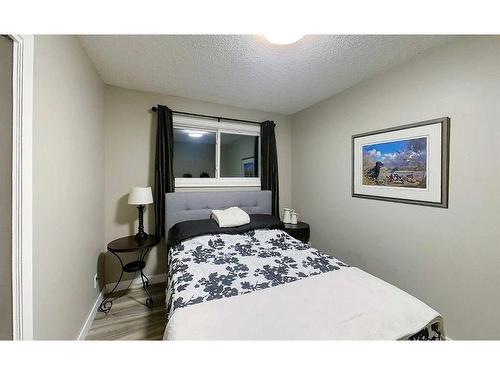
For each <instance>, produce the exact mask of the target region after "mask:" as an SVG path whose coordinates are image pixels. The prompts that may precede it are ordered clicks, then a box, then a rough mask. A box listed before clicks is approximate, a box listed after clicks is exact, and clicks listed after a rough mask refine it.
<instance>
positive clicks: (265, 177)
mask: <svg viewBox="0 0 500 375" xmlns="http://www.w3.org/2000/svg"><path fill="white" fill-rule="evenodd" d="M275 126H276V124H275V123H274V122H273V121H264V122H263V123H262V124H260V149H261V172H262V173H261V176H260V184H261V189H262V190H271V191H272V192H273V201H272V214H273V215H274V216H276V217H278V218H279V216H280V215H279V200H280V199H279V195H280V194H279V184H278V152H277V150H276V136H275V134H274V128H275Z"/></svg>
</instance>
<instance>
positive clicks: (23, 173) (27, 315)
mask: <svg viewBox="0 0 500 375" xmlns="http://www.w3.org/2000/svg"><path fill="white" fill-rule="evenodd" d="M9 37H10V38H12V40H13V41H14V45H13V52H14V59H13V112H12V114H13V116H12V119H13V122H12V312H13V327H12V328H13V331H12V332H13V338H14V340H32V339H33V264H32V259H33V54H34V37H33V35H9Z"/></svg>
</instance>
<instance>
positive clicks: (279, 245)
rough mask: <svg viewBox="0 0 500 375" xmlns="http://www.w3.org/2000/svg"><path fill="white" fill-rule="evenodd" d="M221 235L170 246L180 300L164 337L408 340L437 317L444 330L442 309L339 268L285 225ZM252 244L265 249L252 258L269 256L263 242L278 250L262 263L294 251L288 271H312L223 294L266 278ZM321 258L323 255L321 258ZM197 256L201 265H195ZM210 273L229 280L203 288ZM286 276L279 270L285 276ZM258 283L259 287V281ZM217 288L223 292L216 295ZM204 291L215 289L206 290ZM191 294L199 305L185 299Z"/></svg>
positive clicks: (176, 297)
mask: <svg viewBox="0 0 500 375" xmlns="http://www.w3.org/2000/svg"><path fill="white" fill-rule="evenodd" d="M216 237H217V238H214V236H201V237H197V238H194V239H191V240H188V241H185V242H183V244H182V245H181V246H180V247H177V248H176V249H174V251H173V252H171V255H172V254H173V255H174V258H175V259H173V263H174V266H171V271H172V269H173V272H172V278H173V281H174V282H173V283H171V284H173V285H174V287H173V288H172V290H170V291H169V292H168V294H169V295H170V297H171V298H170V300H171V301H172V300H173V301H176V300H177V301H178V303H177V308H173V309H171V311H170V312H171V314H170V317H169V320H168V324H167V327H166V330H165V334H164V339H167V340H184V339H200V340H214V339H221V340H231V339H239V340H241V339H250V340H267V339H273V340H288V339H329V340H340V339H350V340H368V339H379V340H397V339H405V338H408V337H409V336H411V335H413V334H415V333H417V332H419V331H421V330H422V329H423V328H424V327H426V326H427V327H428V326H430V324H431V323H435V322H438V323H439V325H440V330H442V327H441V323H442V322H441V317H440V316H439V314H438V313H437V312H436V311H434V310H433V309H432V308H430V307H429V306H427V305H426V304H424V303H423V302H421V301H419V300H418V299H416V298H414V297H412V296H411V295H409V294H407V293H405V292H404V291H402V290H400V289H398V288H396V287H394V286H392V285H390V284H388V283H386V282H384V281H382V280H380V279H378V278H376V277H374V276H372V275H370V274H368V273H366V272H364V271H362V270H360V269H358V268H354V267H342V266H339V265H342V263H341V262H339V261H338V260H336V259H335V258H333V257H330V256H327V255H321V253H320V252H318V250H316V249H313V248H310V247H309V246H307V245H306V246H307V247H305V246H304V244H302V243H300V242H298V241H296V240H294V239H293V238H291V237H289V236H288V235H286V234H284V233H283V232H281V231H278V230H273V231H255V233H252V234H250V236H248V235H218V236H216ZM247 237H248V240H247ZM277 239H279V240H280V241H277ZM221 242H222V243H223V244H224V246H222V243H221ZM247 242H248V243H251V245H252V247H251V248H255V249H257V250H258V251H260V253H256V254H254V255H253V257H254V258H256V257H257V254H261V255H267V254H262V253H261V251H262V249H263V248H266V251H267V250H268V249H269V251H270V252H271V253H272V254H274V255H273V257H267V256H266V257H258V258H259V259H258V261H260V262H262V261H263V259H268V260H267V261H268V262H270V264H272V263H273V262H277V263H280V262H282V261H281V260H282V259H289V258H290V257H294V259H295V263H294V265H293V266H291V268H290V270H289V271H286V272H287V275H288V276H292V277H296V276H297V275H304V276H306V277H301V278H296V279H294V281H291V282H283V283H279V284H278V283H276V284H273V285H272V286H270V287H267V288H263V289H260V288H259V289H258V290H255V291H253V292H250V293H248V292H245V291H244V290H240V291H239V293H238V291H236V292H234V293H232V294H231V295H228V296H223V295H224V294H225V291H226V290H231V291H234V289H235V286H236V287H238V286H237V285H238V284H241V285H244V284H242V283H245V281H244V280H248V279H249V276H251V277H252V278H255V277H256V275H257V276H259V277H260V274H259V272H260V271H259V270H262V269H263V266H262V264H260V265H259V266H258V267H257V266H256V268H255V269H252V265H253V264H254V261H255V262H257V259H253V258H252V257H251V256H252V255H249V249H251V248H250V247H249V246H247ZM215 243H218V244H219V246H218V247H217V246H215V245H214V244H215ZM265 244H267V247H265V246H264V245H265ZM271 244H274V245H273V246H271ZM245 246H246V247H245ZM212 248H213V250H212ZM242 248H244V251H243V250H241V249H242ZM200 252H201V254H202V255H200ZM217 254H220V255H217ZM318 254H319V255H318ZM242 255H245V256H242ZM222 256H223V257H224V258H223V259H233V261H232V262H233V263H232V264H233V266H232V267H233V268H234V263H235V262H236V264H237V265H238V268H239V269H241V268H242V267H243V266H244V267H246V268H248V269H249V270H248V271H249V272H246V274H243V275H242V276H241V280H242V281H239V280H240V279H239V277H234V275H235V272H234V271H233V270H232V269H231V267H230V266H228V265H227V264H224V263H221V258H220V257H222ZM228 256H229V258H228ZM315 256H320V257H321V258H319V259H320V260H321V261H318V260H317V259H318V258H314V257H315ZM198 258H199V262H196V259H198ZM235 258H236V260H234V259H235ZM193 259H195V261H194V262H195V263H194V264H190V262H193ZM304 259H305V260H304ZM311 260H312V261H311ZM325 262H328V263H325ZM220 263H221V264H220ZM280 264H281V263H280ZM330 265H332V266H330ZM319 266H321V267H320V268H317V267H319ZM325 266H328V267H327V268H325ZM197 267H201V268H197ZM217 267H218V268H217ZM225 269H228V270H229V271H225ZM308 269H310V270H311V271H308ZM319 269H321V270H322V272H315V271H314V270H319ZM176 270H180V271H176ZM195 270H196V271H195ZM202 270H204V271H202ZM255 270H256V271H255ZM224 272H229V274H228V275H230V276H231V275H233V277H232V281H231V283H228V282H227V277H228V276H227V275H224ZM283 272H285V271H283ZM201 273H204V274H203V275H202V274H201ZM307 274H308V275H307ZM209 275H212V276H213V277H212V279H214V280H215V281H217V277H222V278H221V279H222V283H224V285H225V286H224V288H227V289H220V288H219V286H220V287H222V285H223V284H215V285H213V283H212V284H210V285H209V287H207V288H206V289H203V285H202V284H203V283H204V281H206V280H207V279H208V276H209ZM214 275H217V277H216V276H214ZM266 275H267V274H266ZM282 278H283V277H282V275H281V276H280V280H282ZM186 280H187V281H186ZM250 280H252V279H250ZM200 281H201V282H200ZM212 281H213V280H212ZM252 283H253V284H252V285H260V284H259V283H258V280H253V281H252ZM200 285H201V286H200ZM204 285H208V284H207V283H205V284H204ZM176 286H177V287H176ZM214 287H215V288H219V289H217V293H222V294H221V295H214V294H213V292H212V290H213V289H214ZM176 289H177V291H176ZM203 290H205V291H208V292H210V293H209V294H207V295H203V292H202V291H203ZM200 292H202V294H200ZM201 296H203V297H201ZM210 296H212V297H214V298H211V297H210ZM188 300H189V301H193V302H194V303H186V301H188ZM181 302H182V303H181ZM441 333H442V331H441Z"/></svg>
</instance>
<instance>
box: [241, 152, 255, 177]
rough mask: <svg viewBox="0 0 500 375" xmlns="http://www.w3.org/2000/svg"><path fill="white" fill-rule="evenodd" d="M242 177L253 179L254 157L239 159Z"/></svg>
mask: <svg viewBox="0 0 500 375" xmlns="http://www.w3.org/2000/svg"><path fill="white" fill-rule="evenodd" d="M241 171H242V174H243V177H255V157H249V158H243V159H241Z"/></svg>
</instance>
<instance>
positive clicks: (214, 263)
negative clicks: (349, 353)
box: [166, 229, 442, 340]
mask: <svg viewBox="0 0 500 375" xmlns="http://www.w3.org/2000/svg"><path fill="white" fill-rule="evenodd" d="M168 259H169V262H168V273H167V284H168V286H167V295H166V298H167V321H168V319H169V318H170V316H171V315H172V313H173V312H174V311H175V310H176V309H179V308H183V307H186V306H190V305H194V304H197V303H202V302H204V301H210V300H214V299H220V298H228V297H233V296H237V295H240V294H245V293H251V292H254V291H258V290H261V289H266V288H270V287H274V286H277V285H281V284H285V283H290V282H294V281H297V280H300V279H303V278H306V277H310V276H314V275H319V274H322V273H325V272H332V271H336V270H340V269H341V268H343V267H349V266H348V265H347V264H344V263H342V262H341V261H339V260H338V259H336V258H334V257H333V256H331V255H328V254H325V253H323V252H321V251H319V250H317V249H315V248H313V247H311V246H310V245H309V244H306V243H303V242H301V241H298V240H296V239H294V238H293V237H291V236H289V235H288V234H287V233H285V232H283V231H281V230H279V229H272V230H269V229H258V230H251V231H248V232H245V233H243V234H211V235H203V236H198V237H195V238H191V239H189V240H185V241H183V242H182V243H180V244H178V245H175V246H173V247H171V248H170V249H169V254H168ZM436 324H437V323H436ZM438 337H439V338H438ZM408 339H409V340H433V339H434V340H435V339H438V340H439V339H442V336H441V333H440V331H439V325H436V326H432V327H431V326H430V325H429V326H427V327H425V328H424V329H422V331H420V332H418V333H416V334H415V335H413V336H411V337H409V338H408Z"/></svg>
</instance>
